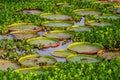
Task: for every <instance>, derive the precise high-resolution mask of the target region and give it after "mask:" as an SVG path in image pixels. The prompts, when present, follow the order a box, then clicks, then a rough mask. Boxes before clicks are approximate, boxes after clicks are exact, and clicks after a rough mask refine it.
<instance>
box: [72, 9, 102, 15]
mask: <svg viewBox="0 0 120 80" xmlns="http://www.w3.org/2000/svg"><path fill="white" fill-rule="evenodd" d="M73 12H74V13H75V14H78V15H81V16H87V15H90V16H93V15H101V14H102V13H101V12H99V11H95V10H91V9H78V10H74V11H73Z"/></svg>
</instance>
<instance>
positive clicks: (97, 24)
mask: <svg viewBox="0 0 120 80" xmlns="http://www.w3.org/2000/svg"><path fill="white" fill-rule="evenodd" d="M86 25H89V26H97V27H103V26H112V24H111V23H107V22H95V21H89V22H88V23H87V24H86Z"/></svg>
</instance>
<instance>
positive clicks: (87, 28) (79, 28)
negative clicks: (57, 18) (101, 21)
mask: <svg viewBox="0 0 120 80" xmlns="http://www.w3.org/2000/svg"><path fill="white" fill-rule="evenodd" d="M91 29H92V28H90V27H85V26H83V27H70V28H68V30H69V31H74V32H82V31H91Z"/></svg>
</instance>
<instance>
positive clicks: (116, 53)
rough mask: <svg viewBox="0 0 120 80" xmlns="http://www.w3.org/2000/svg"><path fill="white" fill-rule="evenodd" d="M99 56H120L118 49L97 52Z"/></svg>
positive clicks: (108, 57)
mask: <svg viewBox="0 0 120 80" xmlns="http://www.w3.org/2000/svg"><path fill="white" fill-rule="evenodd" d="M97 55H98V56H99V57H102V58H104V59H107V60H111V59H115V58H116V57H117V56H120V51H114V52H113V51H109V52H103V53H101V54H97Z"/></svg>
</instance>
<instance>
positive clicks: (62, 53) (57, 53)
mask: <svg viewBox="0 0 120 80" xmlns="http://www.w3.org/2000/svg"><path fill="white" fill-rule="evenodd" d="M74 54H76V52H73V51H70V50H64V49H59V50H55V51H54V52H51V55H53V56H55V57H59V58H65V57H67V56H69V55H74Z"/></svg>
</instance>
